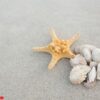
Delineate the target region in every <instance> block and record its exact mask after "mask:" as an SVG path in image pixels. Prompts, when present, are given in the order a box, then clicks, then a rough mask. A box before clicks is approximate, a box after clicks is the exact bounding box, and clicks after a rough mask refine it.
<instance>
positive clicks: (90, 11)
mask: <svg viewBox="0 0 100 100" xmlns="http://www.w3.org/2000/svg"><path fill="white" fill-rule="evenodd" d="M51 27H53V28H54V29H55V30H56V32H57V35H58V36H59V37H60V38H63V39H67V38H68V37H70V36H72V35H73V34H75V33H77V32H80V34H81V38H80V40H79V41H78V42H77V43H76V44H75V45H81V44H85V43H86V44H87V43H88V44H93V45H96V46H97V47H100V1H99V0H0V95H3V96H5V100H100V82H97V84H96V87H94V88H93V89H86V88H85V87H83V86H82V85H72V84H71V83H70V81H69V73H70V70H71V66H70V64H69V60H67V59H63V60H61V61H60V62H59V63H58V64H57V65H56V67H55V68H54V69H53V70H52V71H48V69H47V66H48V63H49V61H50V59H51V56H50V55H49V54H45V53H33V52H32V50H31V49H32V47H35V46H43V45H47V44H48V43H49V42H50V41H51V38H50V35H49V28H51ZM75 45H74V47H75Z"/></svg>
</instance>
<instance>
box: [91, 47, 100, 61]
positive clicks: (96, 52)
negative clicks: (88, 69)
mask: <svg viewBox="0 0 100 100" xmlns="http://www.w3.org/2000/svg"><path fill="white" fill-rule="evenodd" d="M92 59H93V61H96V62H100V49H98V48H95V49H93V51H92Z"/></svg>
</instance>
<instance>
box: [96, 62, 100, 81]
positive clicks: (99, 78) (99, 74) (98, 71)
mask: <svg viewBox="0 0 100 100" xmlns="http://www.w3.org/2000/svg"><path fill="white" fill-rule="evenodd" d="M97 80H100V63H99V64H98V66H97Z"/></svg>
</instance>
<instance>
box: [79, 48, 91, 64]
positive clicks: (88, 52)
mask: <svg viewBox="0 0 100 100" xmlns="http://www.w3.org/2000/svg"><path fill="white" fill-rule="evenodd" d="M80 52H81V54H82V55H83V56H84V57H85V59H86V61H87V62H90V61H91V60H92V54H91V50H90V49H89V48H83V49H82V50H81V51H80Z"/></svg>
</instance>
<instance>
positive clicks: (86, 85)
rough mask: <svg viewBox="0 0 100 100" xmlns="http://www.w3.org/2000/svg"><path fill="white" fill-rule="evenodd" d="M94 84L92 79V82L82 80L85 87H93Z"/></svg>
mask: <svg viewBox="0 0 100 100" xmlns="http://www.w3.org/2000/svg"><path fill="white" fill-rule="evenodd" d="M95 84H96V81H94V82H91V83H90V82H89V81H87V82H84V86H85V87H86V88H93V87H94V86H95Z"/></svg>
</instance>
